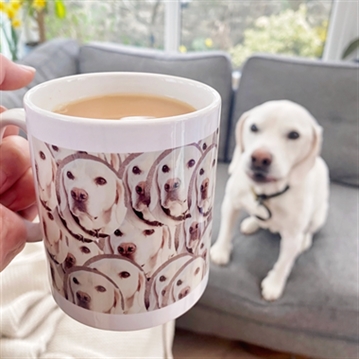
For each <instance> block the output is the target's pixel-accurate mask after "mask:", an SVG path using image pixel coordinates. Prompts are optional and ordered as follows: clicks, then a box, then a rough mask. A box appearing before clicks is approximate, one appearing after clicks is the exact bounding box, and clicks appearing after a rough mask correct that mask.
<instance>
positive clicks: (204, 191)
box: [201, 178, 209, 199]
mask: <svg viewBox="0 0 359 359" xmlns="http://www.w3.org/2000/svg"><path fill="white" fill-rule="evenodd" d="M208 185H209V179H208V178H206V179H205V180H204V181H203V182H202V184H201V197H202V199H207V197H208Z"/></svg>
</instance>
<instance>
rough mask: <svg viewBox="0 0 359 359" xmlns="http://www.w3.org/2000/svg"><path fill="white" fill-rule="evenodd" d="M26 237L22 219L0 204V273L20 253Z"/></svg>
mask: <svg viewBox="0 0 359 359" xmlns="http://www.w3.org/2000/svg"><path fill="white" fill-rule="evenodd" d="M26 237H27V230H26V226H25V223H24V221H23V219H22V218H21V217H20V216H19V215H17V214H16V213H15V212H12V211H10V210H9V209H8V208H6V207H5V206H3V205H1V204H0V272H1V271H2V270H3V269H4V268H5V267H6V266H7V265H8V264H9V263H10V262H11V261H12V259H13V258H14V257H15V256H16V255H17V254H19V253H20V252H21V251H22V249H23V248H24V246H25V243H26Z"/></svg>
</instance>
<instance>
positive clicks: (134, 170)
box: [132, 166, 141, 175]
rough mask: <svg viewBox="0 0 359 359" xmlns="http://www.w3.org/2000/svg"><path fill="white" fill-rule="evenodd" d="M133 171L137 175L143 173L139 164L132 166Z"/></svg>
mask: <svg viewBox="0 0 359 359" xmlns="http://www.w3.org/2000/svg"><path fill="white" fill-rule="evenodd" d="M132 173H134V174H135V175H139V174H141V170H140V169H139V168H138V167H137V166H135V167H133V168H132Z"/></svg>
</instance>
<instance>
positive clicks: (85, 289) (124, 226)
mask: <svg viewBox="0 0 359 359" xmlns="http://www.w3.org/2000/svg"><path fill="white" fill-rule="evenodd" d="M217 141H218V130H217V131H215V132H214V133H213V134H212V135H210V136H208V137H207V138H205V139H203V140H201V141H199V142H197V143H192V144H189V145H186V146H183V147H178V148H174V149H168V150H164V151H157V152H146V153H125V154H113V153H110V154H109V153H89V152H81V151H71V150H67V149H65V148H60V147H57V146H55V145H51V144H48V143H44V142H42V141H40V140H37V139H36V138H34V137H33V139H32V142H33V157H34V162H35V172H36V179H37V187H38V188H37V190H38V196H39V202H40V203H39V214H40V217H41V223H42V227H43V233H44V242H45V248H46V252H47V256H48V258H49V263H50V275H51V281H52V286H53V291H56V292H57V293H58V294H59V295H61V296H62V297H64V298H66V299H67V300H68V301H70V302H71V303H73V304H75V305H76V306H79V307H81V308H84V309H86V310H89V311H94V312H99V313H108V314H136V313H144V312H149V311H155V310H157V309H161V308H164V307H167V306H169V305H171V304H173V303H175V302H177V301H180V300H182V299H184V298H185V297H186V296H187V295H188V294H189V293H191V291H193V290H194V289H195V288H196V287H197V286H198V285H199V284H200V283H201V281H202V280H203V279H204V277H205V276H206V275H207V273H208V270H209V248H210V244H211V235H212V207H213V202H214V189H215V174H216V166H217V163H216V158H217V156H216V155H217Z"/></svg>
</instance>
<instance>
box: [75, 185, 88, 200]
mask: <svg viewBox="0 0 359 359" xmlns="http://www.w3.org/2000/svg"><path fill="white" fill-rule="evenodd" d="M71 197H72V198H73V199H74V200H75V201H77V202H86V201H87V198H88V193H87V192H86V191H85V190H83V189H80V188H73V189H72V190H71Z"/></svg>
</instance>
